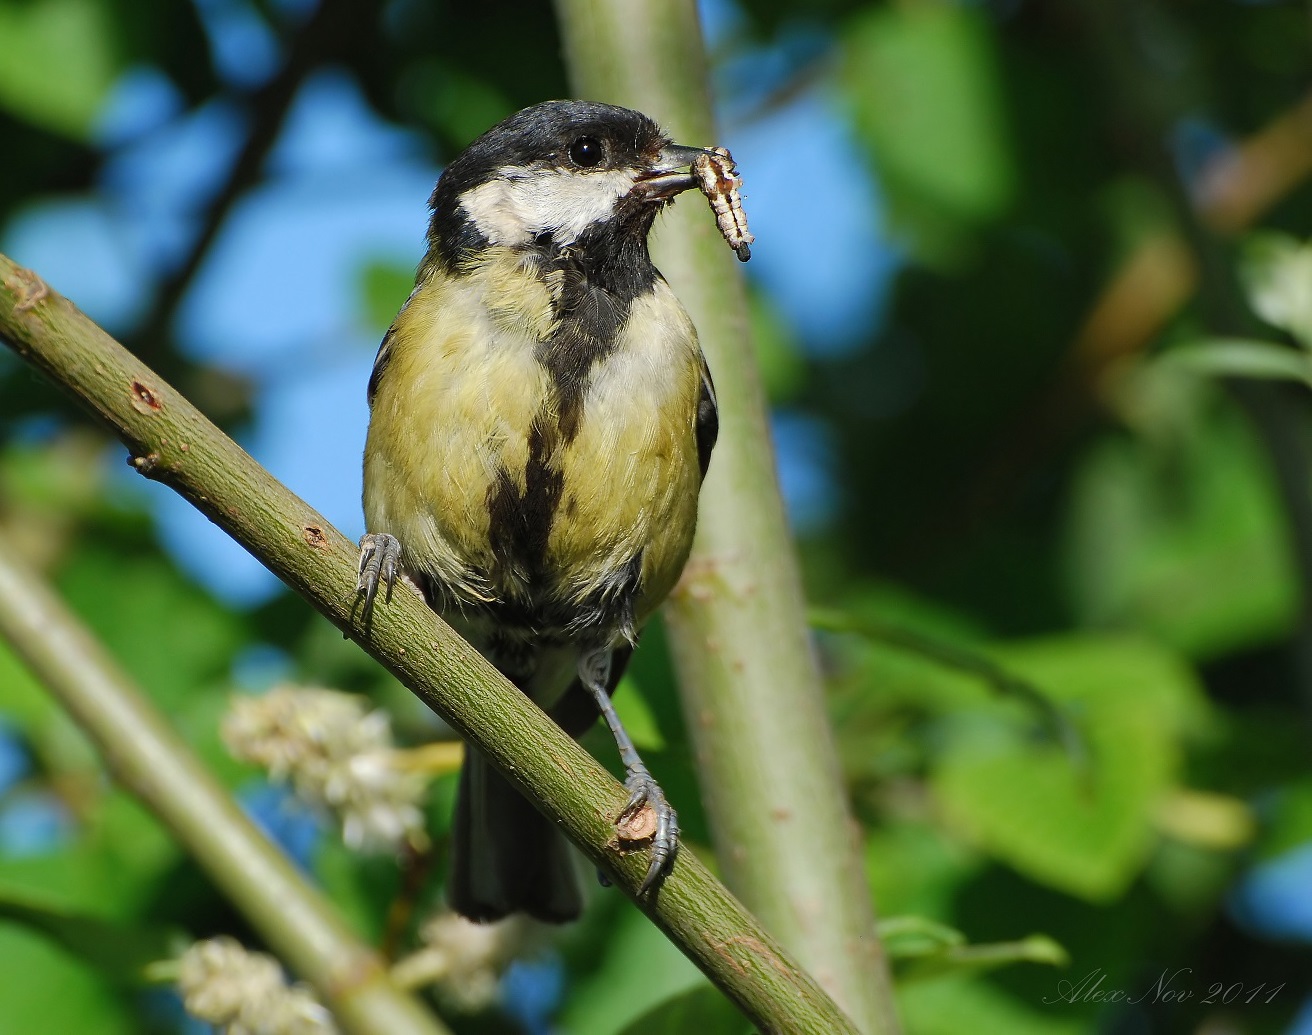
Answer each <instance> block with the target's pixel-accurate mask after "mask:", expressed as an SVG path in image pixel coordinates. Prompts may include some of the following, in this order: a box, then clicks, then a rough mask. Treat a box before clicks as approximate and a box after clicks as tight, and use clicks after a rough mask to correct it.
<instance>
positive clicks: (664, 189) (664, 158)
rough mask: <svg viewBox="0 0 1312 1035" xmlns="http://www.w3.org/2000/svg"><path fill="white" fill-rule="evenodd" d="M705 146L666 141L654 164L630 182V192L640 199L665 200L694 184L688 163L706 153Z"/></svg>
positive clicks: (695, 184) (690, 163)
mask: <svg viewBox="0 0 1312 1035" xmlns="http://www.w3.org/2000/svg"><path fill="white" fill-rule="evenodd" d="M707 153H708V149H707V148H704V147H685V146H684V145H682V144H666V145H665V146H664V147H663V148H661V153H660V155H659V156H658V157H657V159H656V164H655V165H653V166H652V167H651V168H650V169H648V170H647V171H646V172H644V173H643V174H642V175H641V176H639V177H638V181H637V183H635V184H634V185H633V195H634V196H636V197H640V198H641V199H642V200H643V201H667V200H668V199H670V198H672V197H674V196H675V195H676V194H680V193H682V192H683V191H685V190H689V189H691V188H693V187H696V186H697V179H696V177H694V176H693V174H692V172H691V170H690V168H689V167H690V166H691V165H692V163H693V159H695V158H696V157H697V156H698V155H703V154H707Z"/></svg>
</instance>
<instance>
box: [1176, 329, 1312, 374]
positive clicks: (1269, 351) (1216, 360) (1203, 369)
mask: <svg viewBox="0 0 1312 1035" xmlns="http://www.w3.org/2000/svg"><path fill="white" fill-rule="evenodd" d="M1158 362H1159V363H1165V364H1171V365H1173V366H1177V367H1182V368H1184V369H1186V370H1192V371H1195V372H1197V373H1200V374H1206V375H1208V376H1210V377H1251V378H1260V379H1262V380H1269V381H1296V382H1298V383H1299V384H1312V357H1309V356H1308V355H1306V354H1304V353H1301V352H1297V351H1295V350H1294V349H1291V348H1286V347H1285V346H1283V345H1275V344H1272V343H1271V342H1265V341H1245V340H1243V339H1224V338H1223V339H1213V340H1210V341H1200V342H1197V343H1195V344H1192V345H1181V346H1178V347H1176V348H1172V349H1171V350H1170V351H1168V352H1166V353H1163V355H1162V357H1161V358H1160V359H1159V360H1158Z"/></svg>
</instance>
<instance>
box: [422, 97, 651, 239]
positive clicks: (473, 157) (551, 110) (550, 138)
mask: <svg viewBox="0 0 1312 1035" xmlns="http://www.w3.org/2000/svg"><path fill="white" fill-rule="evenodd" d="M669 142H670V141H669V139H668V138H667V137H666V136H665V134H664V133H662V132H661V129H660V127H659V126H658V125H656V123H655V122H654V121H652V120H651V119H650V118H648V117H647V116H646V115H643V114H642V113H641V112H637V111H632V110H630V109H629V108H621V107H618V106H617V105H613V104H601V103H598V102H595V101H544V102H542V103H541V104H534V105H532V106H530V107H528V108H524V109H523V110H522V111H518V112H516V113H515V114H514V115H511V116H510V117H509V118H507V119H504V120H503V121H501V122H499V123H497V124H496V125H495V126H493V127H492V128H491V129H489V130H488V131H487V132H486V133H484V134H483V135H482V136H480V137H479V138H478V139H477V140H475V141H474V142H473V143H472V144H470V145H469V146H468V147H467V148H465V150H464V151H462V152H461V153H460V154H459V155H457V156H456V157H455V158H454V159H453V160H452V161H451V163H450V164H449V165H448V166H447V167H446V169H445V171H443V173H442V176H441V178H440V179H439V180H438V181H437V186H436V187H435V188H434V189H433V194H432V196H431V198H430V199H429V205H430V207H431V208H432V210H433V217H432V221H431V222H430V224H429V233H428V238H429V248H430V254H432V253H435V254H436V255H437V256H438V257H440V259H441V260H442V262H443V263H445V264H447V265H452V264H453V263H455V262H457V261H458V260H459V259H460V258H461V257H462V256H465V255H469V254H472V253H474V252H477V251H479V250H481V249H482V248H484V247H486V246H487V244H488V242H487V239H486V238H485V237H483V235H482V234H481V233H480V231H479V230H478V228H477V227H476V226H474V225H473V223H472V222H471V221H470V220H469V219H467V218H466V217H465V214H464V213H462V212H461V210H460V203H459V199H460V196H461V195H462V194H464V193H466V192H467V191H470V190H473V189H474V188H476V187H478V186H480V185H481V184H484V183H486V182H488V181H489V180H492V179H494V178H496V177H497V176H499V175H503V171H504V170H507V169H524V170H549V169H558V170H573V171H577V172H580V173H585V172H587V171H606V170H614V169H635V170H641V169H646V168H649V167H650V166H651V165H652V164H653V163H655V162H656V161H657V160H658V156H659V154H660V152H661V149H662V148H663V147H665V146H666V145H668V144H669Z"/></svg>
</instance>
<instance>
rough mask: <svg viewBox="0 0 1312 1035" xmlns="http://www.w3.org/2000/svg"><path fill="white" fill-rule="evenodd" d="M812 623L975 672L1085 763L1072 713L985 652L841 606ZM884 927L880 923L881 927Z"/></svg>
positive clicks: (816, 613) (818, 612)
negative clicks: (855, 613) (1020, 705)
mask: <svg viewBox="0 0 1312 1035" xmlns="http://www.w3.org/2000/svg"><path fill="white" fill-rule="evenodd" d="M810 617H811V625H812V626H813V627H814V628H816V629H824V630H827V631H829V632H837V633H851V634H853V635H856V636H862V637H866V638H868V639H871V640H876V641H878V642H879V643H884V644H887V645H888V646H890V647H900V648H901V649H902V650H906V651H910V652H912V653H914V654H918V655H920V656H921V657H923V658H928V659H929V660H930V661H936V662H938V663H939V664H940V665H945V666H947V667H949V668H955V669H957V670H958V671H960V672H965V673H967V674H968V675H972V676H975V677H976V678H978V679H981V680H983V681H984V682H985V683H988V684H989V685H990V686H992V687H993V689H994V690H996V691H997V692H998V693H999V694H1001V695H1003V696H1005V697H1013V698H1015V699H1016V700H1018V701H1020V702H1022V703H1023V704H1025V705H1026V706H1027V707H1029V708H1030V709H1032V710H1033V711H1034V712H1035V713H1037V714H1038V715H1039V717H1040V718H1041V719H1042V720H1043V724H1044V726H1045V727H1046V728H1047V731H1048V733H1049V735H1050V736H1051V737H1052V738H1053V739H1054V740H1056V741H1057V742H1058V743H1059V744H1061V746H1062V750H1063V751H1065V752H1066V756H1067V758H1069V759H1070V761H1071V764H1072V765H1074V766H1076V767H1083V766H1085V765H1086V764H1087V763H1088V751H1087V746H1086V744H1085V742H1084V738H1083V737H1082V736H1081V735H1080V731H1079V730H1078V729H1077V728H1076V727H1075V725H1074V723H1072V722H1071V720H1070V717H1069V716H1068V715H1067V714H1066V713H1065V712H1064V711H1063V710H1062V709H1061V707H1060V706H1058V705H1057V703H1056V702H1055V701H1053V700H1052V698H1051V697H1049V696H1048V695H1047V694H1045V693H1044V692H1043V691H1042V690H1040V689H1039V688H1038V687H1037V686H1035V685H1034V684H1033V683H1031V682H1030V681H1029V680H1027V679H1022V678H1021V677H1020V676H1017V675H1014V674H1013V673H1011V672H1008V671H1007V670H1006V669H1005V668H1003V667H1002V666H1001V665H999V664H998V663H997V662H995V661H994V660H993V659H992V658H989V657H987V656H985V655H983V654H980V653H977V652H975V651H970V650H965V649H963V648H961V647H958V646H957V645H956V644H954V643H947V642H946V641H944V640H939V639H935V638H934V637H932V636H926V635H924V634H923V633H920V632H917V631H916V630H914V629H908V628H906V627H905V626H900V625H893V624H891V623H888V622H881V621H878V620H876V619H870V618H865V617H861V618H856V617H853V616H851V615H848V614H844V613H843V612H842V611H828V610H825V609H823V608H813V609H812V610H811V613H810ZM883 929H884V926H883V924H882V923H881V924H880V932H881V934H882V932H883Z"/></svg>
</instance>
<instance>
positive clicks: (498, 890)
mask: <svg viewBox="0 0 1312 1035" xmlns="http://www.w3.org/2000/svg"><path fill="white" fill-rule="evenodd" d="M447 894H448V898H449V899H450V902H451V908H452V909H454V910H455V911H456V912H457V913H459V914H461V915H462V916H466V917H468V918H469V919H471V920H478V921H490V920H499V919H501V918H502V917H503V916H506V915H508V914H510V913H521V912H522V913H527V914H529V915H530V916H533V917H536V918H537V919H539V920H546V921H548V922H551V923H564V922H565V921H568V920H574V919H576V918H577V917H578V915H579V913H580V912H582V909H583V897H582V891H581V889H580V887H579V880H578V876H577V874H576V873H575V871H574V866H573V862H572V860H571V858H570V852H569V844H568V842H566V840H565V839H564V837H562V836H561V834H560V832H559V831H557V830H556V828H555V827H554V826H553V825H552V823H551V821H550V820H548V819H547V818H546V817H545V816H543V815H542V814H541V813H540V812H538V810H537V809H535V808H534V807H533V806H532V805H530V804H529V803H528V801H527V800H526V799H525V798H524V796H523V795H522V794H520V793H519V791H517V790H516V789H515V788H514V787H513V786H511V784H510V783H509V782H508V781H507V780H506V779H505V778H504V777H502V776H501V775H500V774H499V773H497V772H496V771H495V770H494V769H493V768H492V767H491V766H490V765H489V764H488V762H487V759H485V758H484V757H483V756H482V755H481V754H479V753H478V752H477V751H474V750H472V749H467V750H466V752H465V762H464V766H463V768H462V769H461V770H460V790H459V792H458V794H457V796H456V811H455V823H454V827H453V829H452V845H451V874H450V878H449V881H448V889H447Z"/></svg>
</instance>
